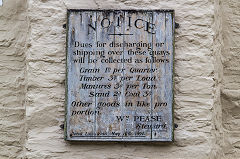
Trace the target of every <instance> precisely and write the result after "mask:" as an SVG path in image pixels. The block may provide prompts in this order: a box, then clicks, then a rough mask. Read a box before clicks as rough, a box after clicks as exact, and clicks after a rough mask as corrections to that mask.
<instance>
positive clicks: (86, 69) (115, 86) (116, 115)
mask: <svg viewBox="0 0 240 159" xmlns="http://www.w3.org/2000/svg"><path fill="white" fill-rule="evenodd" d="M67 19H68V22H67V56H66V59H67V61H66V72H67V73H66V74H67V75H66V120H65V139H66V140H70V141H173V62H174V59H173V55H174V11H173V10H68V17H67Z"/></svg>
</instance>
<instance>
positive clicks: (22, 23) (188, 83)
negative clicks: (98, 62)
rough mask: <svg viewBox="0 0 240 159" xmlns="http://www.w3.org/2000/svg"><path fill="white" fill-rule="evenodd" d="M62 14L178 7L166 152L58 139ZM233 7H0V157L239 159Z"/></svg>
mask: <svg viewBox="0 0 240 159" xmlns="http://www.w3.org/2000/svg"><path fill="white" fill-rule="evenodd" d="M67 8H94V9H97V8H100V9H114V8H115V9H128V8H132V9H137V8H138V9H140V8H142V9H175V14H176V15H175V16H176V22H178V23H180V28H179V29H177V30H176V37H175V38H176V39H175V41H176V43H175V78H174V81H175V89H174V96H175V97H174V101H175V102H174V116H175V119H174V120H175V123H177V124H178V128H176V130H175V134H174V135H175V141H174V143H172V144H144V143H140V144H139V143H138V144H131V143H69V142H66V141H64V139H63V130H62V129H61V128H60V125H61V124H63V122H64V109H65V108H64V101H65V53H66V50H65V47H66V45H65V41H66V31H65V29H64V28H63V27H62V26H63V24H65V23H66V9H67ZM239 8H240V2H239V0H224V1H223V0H179V1H173V0H170V1H169V0H162V1H157V0H88V1H84V0H8V1H4V3H3V6H2V7H0V25H1V28H0V53H1V54H0V61H1V62H0V75H1V76H0V88H1V89H0V97H1V98H0V104H1V105H0V118H1V121H0V150H1V151H0V158H34V159H35V158H41V159H42V158H64V159H65V158H66V159H67V158H87V159H91V158H92V159H95V158H109V159H110V158H120V159H121V158H122V159H123V158H124V159H125V158H127V159H130V158H132V159H133V158H134V159H147V158H168V159H171V158H172V159H174V158H184V159H187V158H189V159H190V158H199V159H206V158H239V157H240V136H239V134H240V128H239V126H240V115H239V114H240V106H239V103H240V91H239V88H240V77H239V76H240V73H239V72H240V69H239V67H238V65H239V61H240V60H239V58H240V55H239V51H240V46H239V44H240V30H239V26H240V9H239Z"/></svg>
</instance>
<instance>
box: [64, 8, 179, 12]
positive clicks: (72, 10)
mask: <svg viewBox="0 0 240 159" xmlns="http://www.w3.org/2000/svg"><path fill="white" fill-rule="evenodd" d="M67 11H68V12H80V11H96V12H97V11H99V12H102V11H106V12H107V11H111V12H114V11H116V12H117V11H130V12H147V11H150V12H151V11H155V12H174V9H71V8H69V9H67Z"/></svg>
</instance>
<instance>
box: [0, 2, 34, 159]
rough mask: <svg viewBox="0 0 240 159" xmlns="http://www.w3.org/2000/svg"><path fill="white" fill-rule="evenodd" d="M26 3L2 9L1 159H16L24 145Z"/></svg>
mask: <svg viewBox="0 0 240 159" xmlns="http://www.w3.org/2000/svg"><path fill="white" fill-rule="evenodd" d="M28 30H29V23H28V20H27V1H25V0H12V1H7V2H5V1H4V6H3V7H0V158H5V157H6V158H7V157H10V158H16V157H17V156H19V155H20V154H21V152H22V151H23V149H24V143H25V136H26V135H25V134H26V132H25V124H26V123H25V100H26V98H25V94H26V81H25V77H26V60H25V59H26V54H25V53H26V49H27V48H26V47H27V46H26V44H27V39H28Z"/></svg>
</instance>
